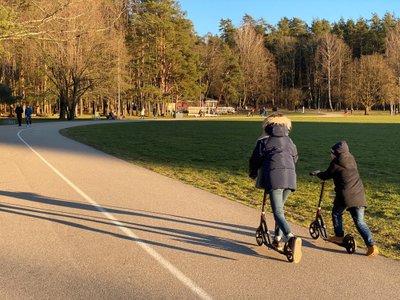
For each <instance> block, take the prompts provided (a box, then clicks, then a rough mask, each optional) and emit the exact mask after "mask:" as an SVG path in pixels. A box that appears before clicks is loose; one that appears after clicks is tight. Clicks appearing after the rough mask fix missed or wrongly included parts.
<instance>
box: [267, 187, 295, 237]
mask: <svg viewBox="0 0 400 300" xmlns="http://www.w3.org/2000/svg"><path fill="white" fill-rule="evenodd" d="M291 192H292V191H291V190H289V189H277V190H272V191H270V192H269V200H270V202H271V208H272V213H273V214H274V219H275V236H282V233H283V234H284V235H285V236H287V235H288V234H289V233H291V232H292V230H291V229H290V226H289V224H288V223H287V222H286V219H285V213H284V211H283V206H284V205H285V202H286V200H287V198H288V197H289V195H290V193H291Z"/></svg>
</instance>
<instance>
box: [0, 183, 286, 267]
mask: <svg viewBox="0 0 400 300" xmlns="http://www.w3.org/2000/svg"><path fill="white" fill-rule="evenodd" d="M0 195H2V196H6V197H10V198H14V199H17V200H24V201H29V202H34V203H40V204H45V205H51V206H58V207H66V208H71V209H76V210H79V211H80V212H79V213H72V212H65V211H60V210H56V209H48V208H39V207H34V206H29V205H24V204H16V203H8V202H0V212H3V213H9V214H15V215H19V216H24V217H28V218H36V219H40V220H44V221H48V222H54V223H57V224H61V225H65V226H71V227H74V228H78V229H82V230H85V231H89V232H96V233H101V234H106V235H110V236H113V237H116V238H121V239H124V240H132V241H135V242H140V243H145V244H148V245H154V246H160V247H165V248H170V249H174V250H177V251H184V252H189V253H193V254H198V255H205V256H210V257H215V258H221V259H228V260H235V258H232V257H229V256H228V255H218V254H214V253H210V252H206V251H201V250H194V249H190V248H187V247H184V246H182V247H180V246H176V245H169V244H166V243H160V242H157V241H153V240H146V239H142V238H131V237H128V236H126V235H124V234H119V233H115V232H113V231H107V230H104V229H100V228H96V227H95V225H96V224H99V225H108V226H111V227H110V228H116V227H120V225H118V224H116V223H114V222H113V221H112V220H110V219H108V218H105V217H97V216H93V215H88V214H83V213H81V212H82V211H83V212H84V211H86V212H89V211H90V212H96V213H98V212H100V211H99V210H98V209H97V208H96V207H95V206H93V205H91V204H88V203H82V202H73V201H66V200H61V199H51V198H47V197H43V196H41V195H38V194H35V193H27V192H8V191H0ZM101 207H102V209H103V210H104V209H105V210H106V211H107V212H108V213H111V214H113V215H125V216H131V217H137V218H145V219H154V220H160V221H168V222H172V223H181V224H185V225H190V226H195V227H206V228H210V229H216V230H221V231H227V232H230V233H234V234H237V235H240V236H247V237H254V233H255V228H254V227H250V226H238V225H236V224H229V223H224V222H215V221H209V220H201V219H196V218H189V217H183V216H177V215H169V214H160V213H157V212H146V211H140V210H138V211H135V210H132V209H126V210H125V209H120V208H118V209H117V208H115V207H114V208H113V207H107V206H101ZM116 219H117V220H118V222H119V223H121V224H122V225H123V226H124V227H126V228H128V229H130V230H132V231H133V232H135V233H139V235H141V236H145V234H146V233H149V234H157V235H162V236H168V237H169V238H170V239H171V240H174V241H178V242H181V243H182V244H191V245H195V246H201V247H208V248H212V249H217V250H223V251H226V252H228V253H229V252H230V253H239V254H242V255H249V256H254V257H259V258H263V259H272V260H277V261H283V262H284V261H286V258H285V257H284V256H282V259H278V258H276V257H271V256H265V255H262V254H259V253H257V252H256V251H254V250H253V249H251V248H253V247H257V246H256V243H255V241H254V243H248V242H245V241H244V240H241V239H238V240H234V239H229V238H225V237H223V236H218V235H209V234H202V233H199V232H196V231H190V230H184V229H177V228H168V227H162V226H157V225H155V224H152V225H149V224H142V223H140V222H132V221H126V220H121V219H120V218H116ZM81 221H84V222H90V223H91V224H93V226H88V225H84V224H82V223H81ZM140 233H142V234H140ZM286 262H287V261H286Z"/></svg>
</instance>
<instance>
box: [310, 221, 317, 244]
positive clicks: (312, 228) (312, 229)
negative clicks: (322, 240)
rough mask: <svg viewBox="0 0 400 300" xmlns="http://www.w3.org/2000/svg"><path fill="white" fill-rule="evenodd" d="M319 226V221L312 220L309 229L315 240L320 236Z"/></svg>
mask: <svg viewBox="0 0 400 300" xmlns="http://www.w3.org/2000/svg"><path fill="white" fill-rule="evenodd" d="M317 226H318V225H317V222H316V221H314V222H312V223H311V224H310V227H309V229H308V231H309V232H310V235H311V237H312V238H313V239H314V240H316V239H318V238H319V230H318V227H317Z"/></svg>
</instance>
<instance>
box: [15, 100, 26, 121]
mask: <svg viewBox="0 0 400 300" xmlns="http://www.w3.org/2000/svg"><path fill="white" fill-rule="evenodd" d="M23 112H24V110H23V108H22V106H21V104H19V103H18V104H17V108H16V109H15V113H16V114H17V120H18V126H21V124H22V114H23Z"/></svg>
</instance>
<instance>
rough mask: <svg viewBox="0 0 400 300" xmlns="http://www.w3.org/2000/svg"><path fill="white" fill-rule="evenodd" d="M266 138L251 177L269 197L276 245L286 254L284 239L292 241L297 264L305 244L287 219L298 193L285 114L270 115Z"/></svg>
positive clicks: (294, 149) (259, 142)
mask: <svg viewBox="0 0 400 300" xmlns="http://www.w3.org/2000/svg"><path fill="white" fill-rule="evenodd" d="M262 127H263V135H262V136H261V137H260V138H259V139H258V140H257V144H256V147H255V148H254V150H253V154H252V156H251V158H250V161H249V176H250V177H251V178H257V182H256V187H257V188H263V189H265V191H266V192H268V193H269V198H270V203H271V208H272V212H273V215H274V219H275V236H274V241H273V242H272V244H273V246H274V247H276V248H277V249H278V250H283V247H284V245H283V243H282V235H283V234H284V235H285V236H286V237H287V238H288V239H289V240H288V245H289V247H290V248H291V250H292V251H293V259H294V262H299V261H300V259H301V255H302V253H301V246H302V240H301V239H300V238H298V237H295V236H294V234H293V232H292V229H291V228H290V226H289V224H288V223H287V221H286V219H285V213H284V210H283V207H284V205H285V202H286V200H287V199H288V197H289V195H290V193H291V192H293V191H295V190H296V167H295V165H296V162H297V158H298V155H297V147H296V145H295V144H294V143H293V141H292V140H291V138H290V137H289V131H290V129H291V127H292V124H291V121H290V120H289V119H288V118H287V117H286V116H284V115H283V114H281V113H273V114H271V115H269V116H268V117H267V118H266V119H265V120H264V122H263V124H262Z"/></svg>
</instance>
